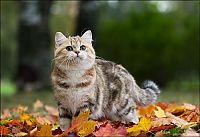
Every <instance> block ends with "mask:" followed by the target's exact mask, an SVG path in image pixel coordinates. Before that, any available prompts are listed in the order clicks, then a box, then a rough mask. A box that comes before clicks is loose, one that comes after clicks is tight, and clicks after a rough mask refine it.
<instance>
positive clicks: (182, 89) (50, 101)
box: [1, 79, 200, 109]
mask: <svg viewBox="0 0 200 137" xmlns="http://www.w3.org/2000/svg"><path fill="white" fill-rule="evenodd" d="M1 84H2V85H1V108H2V109H4V108H13V107H15V106H17V105H19V104H21V105H24V106H28V107H30V108H32V106H33V104H34V102H35V101H36V100H38V99H39V100H41V101H42V102H44V104H46V105H51V106H56V105H57V103H56V101H55V100H54V97H53V91H52V90H48V91H47V90H46V91H34V92H33V91H32V92H22V91H21V92H16V87H15V85H14V84H13V83H10V82H2V81H1ZM13 91H14V92H13ZM6 92H7V93H6ZM158 101H160V102H166V103H171V102H176V103H191V104H195V105H197V104H200V102H199V80H198V79H193V80H178V81H177V80H176V81H171V82H170V83H169V84H168V86H167V87H166V88H165V89H162V90H161V95H160V97H159V99H158Z"/></svg>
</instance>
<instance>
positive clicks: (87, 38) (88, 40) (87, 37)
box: [81, 30, 92, 43]
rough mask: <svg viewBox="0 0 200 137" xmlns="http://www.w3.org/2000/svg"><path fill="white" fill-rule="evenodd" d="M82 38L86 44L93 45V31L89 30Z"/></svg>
mask: <svg viewBox="0 0 200 137" xmlns="http://www.w3.org/2000/svg"><path fill="white" fill-rule="evenodd" d="M81 38H83V39H84V40H85V41H86V42H88V43H92V32H91V30H87V31H86V32H85V33H84V34H83V35H82V36H81Z"/></svg>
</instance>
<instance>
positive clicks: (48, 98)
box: [1, 91, 57, 109]
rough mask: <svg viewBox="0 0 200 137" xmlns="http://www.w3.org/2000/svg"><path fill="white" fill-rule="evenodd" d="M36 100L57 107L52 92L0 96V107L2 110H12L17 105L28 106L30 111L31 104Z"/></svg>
mask: <svg viewBox="0 0 200 137" xmlns="http://www.w3.org/2000/svg"><path fill="white" fill-rule="evenodd" d="M37 99H39V100H41V101H42V102H44V103H45V104H46V105H51V106H56V105H57V103H56V102H55V100H54V97H53V91H34V92H33V91H32V92H18V93H16V94H14V95H12V96H1V105H2V108H3V109H4V108H13V107H16V106H18V105H19V104H20V105H24V106H28V107H29V108H30V109H31V108H32V107H33V103H34V102H35V101H36V100H37Z"/></svg>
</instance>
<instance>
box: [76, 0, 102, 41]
mask: <svg viewBox="0 0 200 137" xmlns="http://www.w3.org/2000/svg"><path fill="white" fill-rule="evenodd" d="M78 13H79V14H78V18H77V28H76V34H78V35H81V34H83V32H84V31H86V30H88V29H90V30H91V31H92V33H93V40H94V41H95V40H96V37H95V36H96V29H97V22H98V20H97V19H98V15H99V12H98V5H97V2H96V1H94V0H82V1H80V3H79V12H78Z"/></svg>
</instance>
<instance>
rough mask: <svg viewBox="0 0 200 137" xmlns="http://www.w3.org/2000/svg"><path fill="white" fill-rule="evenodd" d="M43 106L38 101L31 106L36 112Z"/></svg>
mask: <svg viewBox="0 0 200 137" xmlns="http://www.w3.org/2000/svg"><path fill="white" fill-rule="evenodd" d="M43 106H44V105H43V103H42V102H41V101H40V100H37V101H36V102H35V103H34V104H33V109H34V110H37V109H39V108H42V107H43Z"/></svg>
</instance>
